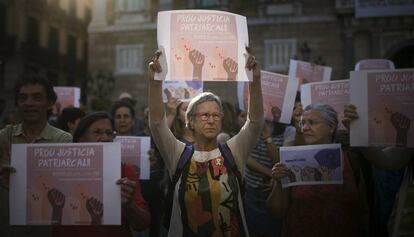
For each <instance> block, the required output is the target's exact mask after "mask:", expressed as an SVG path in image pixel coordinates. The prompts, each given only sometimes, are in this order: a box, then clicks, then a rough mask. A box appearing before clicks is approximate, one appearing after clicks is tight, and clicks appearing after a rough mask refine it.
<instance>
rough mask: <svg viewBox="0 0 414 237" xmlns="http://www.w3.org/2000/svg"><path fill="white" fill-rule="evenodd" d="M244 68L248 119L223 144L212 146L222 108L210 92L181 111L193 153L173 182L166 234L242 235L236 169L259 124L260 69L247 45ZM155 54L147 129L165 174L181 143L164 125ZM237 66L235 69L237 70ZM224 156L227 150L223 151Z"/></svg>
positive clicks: (172, 168)
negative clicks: (247, 80) (247, 72)
mask: <svg viewBox="0 0 414 237" xmlns="http://www.w3.org/2000/svg"><path fill="white" fill-rule="evenodd" d="M247 52H248V55H247V56H248V59H247V62H246V68H247V69H248V70H252V71H253V81H252V82H251V83H250V98H252V99H251V100H250V104H249V113H248V119H247V121H246V123H245V125H244V126H243V128H242V129H241V131H240V132H239V133H238V134H237V135H236V136H234V137H233V138H231V139H230V140H228V141H227V142H226V143H225V144H224V145H222V144H218V142H217V134H219V133H220V131H221V126H222V121H221V120H222V117H223V109H222V105H221V101H220V99H219V98H218V97H217V96H216V95H214V94H212V93H202V94H200V95H198V96H196V97H195V98H193V99H192V100H191V102H190V104H189V106H188V108H187V111H186V124H187V126H188V127H189V128H190V129H191V130H192V132H193V135H194V144H193V145H192V146H193V148H194V149H193V153H192V156H191V159H190V160H189V162H188V164H187V165H186V166H184V168H183V170H182V174H181V176H180V178H179V180H178V182H177V184H176V186H175V192H174V200H173V207H172V215H171V224H170V229H169V233H168V235H169V236H248V231H247V227H246V222H245V218H244V213H243V204H242V202H241V198H242V197H241V193H240V187H239V184H240V183H239V181H238V179H237V177H236V176H237V173H238V174H239V175H240V173H242V172H243V168H244V165H245V163H246V160H247V158H248V155H249V153H250V151H251V150H252V148H253V147H254V145H255V144H256V140H257V138H258V137H259V135H260V131H261V126H262V123H263V106H262V93H261V86H260V69H259V66H258V65H257V62H256V61H255V59H254V57H253V56H252V55H251V54H250V49H249V48H247ZM159 56H160V53H159V52H157V53H156V55H155V58H154V59H153V60H152V61H151V63H150V65H149V74H150V80H149V108H150V128H151V133H152V135H153V137H154V140H155V143H156V144H157V146H158V148H159V150H160V152H161V155H162V157H163V159H164V162H165V164H166V167H167V169H168V171H169V174H170V176H173V175H174V174H175V173H176V169H177V166H178V162H179V160H180V157H181V154H182V153H183V151H185V149H186V148H185V146H186V145H185V144H184V143H183V142H180V141H179V140H177V139H176V138H175V137H174V136H173V134H172V133H171V131H170V130H169V129H168V127H167V123H166V119H165V115H164V107H163V106H164V105H163V103H162V97H161V92H162V81H155V80H154V74H155V73H159V72H161V70H162V69H161V66H160V63H159V61H158V58H159ZM239 70H240V69H239ZM223 147H227V149H229V150H230V152H231V154H232V157H233V158H234V159H233V162H234V163H235V165H236V169H232V168H231V167H230V165H229V162H228V161H229V160H230V159H227V158H226V157H227V155H225V153H223V152H222V149H224V148H223ZM226 154H228V153H226Z"/></svg>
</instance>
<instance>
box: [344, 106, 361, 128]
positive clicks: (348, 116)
mask: <svg viewBox="0 0 414 237" xmlns="http://www.w3.org/2000/svg"><path fill="white" fill-rule="evenodd" d="M358 117H359V116H358V112H357V110H356V107H355V105H353V104H347V105H345V107H344V119H342V124H343V125H344V126H345V127H346V129H348V130H349V126H350V124H351V122H352V121H355V119H358Z"/></svg>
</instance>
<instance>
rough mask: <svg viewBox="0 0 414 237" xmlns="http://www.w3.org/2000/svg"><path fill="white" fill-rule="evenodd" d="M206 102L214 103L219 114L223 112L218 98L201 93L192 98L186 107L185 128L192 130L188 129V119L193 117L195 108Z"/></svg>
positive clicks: (209, 93) (207, 93) (208, 93)
mask: <svg viewBox="0 0 414 237" xmlns="http://www.w3.org/2000/svg"><path fill="white" fill-rule="evenodd" d="M207 101H214V102H216V103H217V104H218V106H219V107H220V112H223V105H222V104H221V100H220V98H219V97H218V96H216V95H215V94H213V93H211V92H203V93H201V94H199V95H197V96H196V97H194V98H193V99H192V100H191V101H190V104H189V105H188V107H187V111H186V112H185V125H186V126H187V128H190V129H192V128H191V127H190V118H193V117H194V115H195V113H196V111H197V106H198V105H199V104H202V103H204V102H207Z"/></svg>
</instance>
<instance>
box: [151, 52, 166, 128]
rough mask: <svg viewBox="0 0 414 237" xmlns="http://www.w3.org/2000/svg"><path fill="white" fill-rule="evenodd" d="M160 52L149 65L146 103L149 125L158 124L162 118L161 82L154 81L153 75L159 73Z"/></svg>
mask: <svg viewBox="0 0 414 237" xmlns="http://www.w3.org/2000/svg"><path fill="white" fill-rule="evenodd" d="M160 55H161V51H157V52H156V53H155V55H154V57H153V59H152V60H151V62H150V64H149V66H148V67H149V68H148V69H149V70H148V71H149V85H148V87H149V91H148V101H149V102H148V103H149V112H150V118H149V119H150V120H151V123H155V124H159V123H160V122H161V120H162V119H163V117H164V104H163V102H162V81H157V80H155V79H154V76H155V73H160V72H161V65H160V62H159V61H158V59H159V57H160Z"/></svg>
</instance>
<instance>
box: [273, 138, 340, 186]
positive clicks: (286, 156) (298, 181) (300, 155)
mask: <svg viewBox="0 0 414 237" xmlns="http://www.w3.org/2000/svg"><path fill="white" fill-rule="evenodd" d="M279 154H280V162H281V163H282V164H285V165H286V167H287V168H288V169H289V175H288V177H285V178H283V179H282V187H283V188H286V187H291V186H298V185H318V184H342V182H343V160H342V152H341V144H323V145H308V146H289V147H280V152H279Z"/></svg>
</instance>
